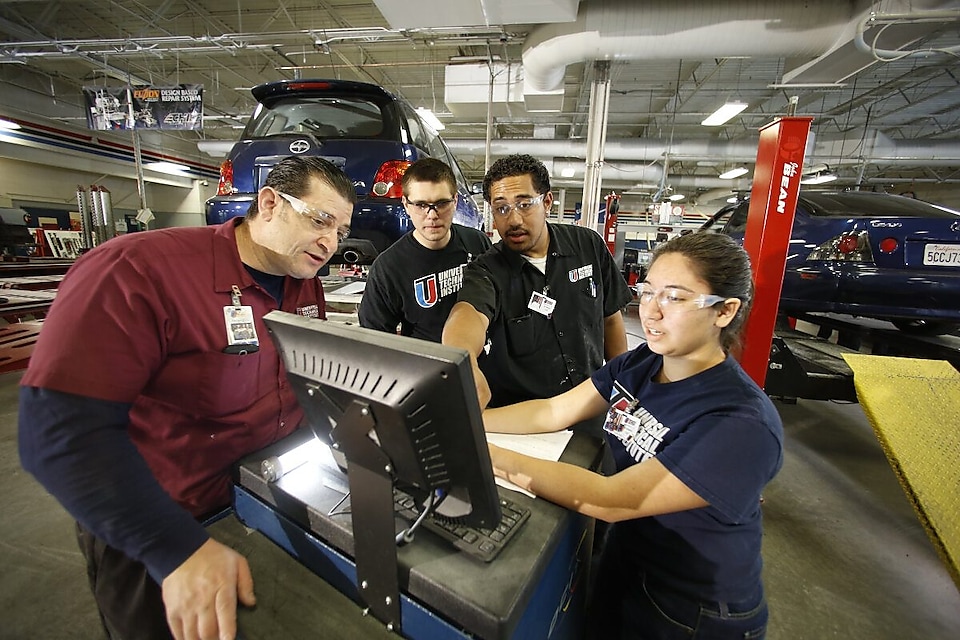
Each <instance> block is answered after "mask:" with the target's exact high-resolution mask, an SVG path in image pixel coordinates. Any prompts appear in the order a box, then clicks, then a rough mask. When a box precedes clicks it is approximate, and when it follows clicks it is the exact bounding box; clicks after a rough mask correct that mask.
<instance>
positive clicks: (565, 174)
mask: <svg viewBox="0 0 960 640" xmlns="http://www.w3.org/2000/svg"><path fill="white" fill-rule="evenodd" d="M575 173H576V171H575V170H574V168H573V167H565V168H564V169H563V170H561V171H560V177H561V178H572V177H573V176H574V174H575Z"/></svg>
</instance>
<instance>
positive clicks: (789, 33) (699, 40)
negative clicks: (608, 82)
mask: <svg viewBox="0 0 960 640" xmlns="http://www.w3.org/2000/svg"><path fill="white" fill-rule="evenodd" d="M854 4H855V3H852V2H837V1H836V0H811V1H809V2H803V3H799V2H785V1H779V2H758V1H756V0H736V1H734V2H710V3H704V2H692V1H690V0H648V1H647V2H642V3H638V2H633V1H631V0H591V1H590V2H586V3H584V4H583V5H582V6H581V7H580V12H579V15H578V16H577V20H576V22H573V23H569V24H552V25H544V26H542V27H537V28H534V29H533V30H532V31H531V32H530V35H529V36H528V37H527V40H526V43H525V44H524V51H523V66H524V70H525V74H526V78H525V82H526V87H527V89H528V90H531V91H537V92H543V91H555V90H557V89H562V88H563V76H564V71H565V69H566V66H567V65H569V64H574V63H577V62H584V61H588V60H625V59H626V60H665V59H677V58H680V59H684V58H700V59H712V58H723V57H737V56H765V57H784V56H806V57H808V58H813V57H816V56H818V55H820V54H821V53H823V52H824V51H827V50H828V49H829V48H830V47H831V46H833V45H834V44H835V42H836V40H837V38H838V37H839V36H840V34H841V33H842V32H843V30H844V28H845V27H847V26H848V25H850V24H851V23H853V22H854V21H855V18H856V17H857V14H855V12H854ZM851 37H852V36H851Z"/></svg>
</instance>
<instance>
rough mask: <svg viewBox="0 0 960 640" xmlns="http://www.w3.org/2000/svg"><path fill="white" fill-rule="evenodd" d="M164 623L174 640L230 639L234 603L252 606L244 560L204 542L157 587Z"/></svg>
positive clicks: (249, 577)
mask: <svg viewBox="0 0 960 640" xmlns="http://www.w3.org/2000/svg"><path fill="white" fill-rule="evenodd" d="M161 587H162V589H163V604H164V605H165V606H166V608H167V624H169V625H170V631H171V632H172V633H173V636H174V638H176V639H177V640H233V638H234V637H236V634H237V600H238V599H239V601H240V602H241V603H242V604H244V605H246V606H248V607H252V606H253V605H254V604H256V598H255V597H254V595H253V576H252V575H251V574H250V566H249V565H248V564H247V560H246V558H244V557H243V556H242V555H240V554H239V553H237V552H236V551H234V550H233V549H230V548H229V547H226V546H224V545H222V544H220V543H219V542H217V541H215V540H212V539H211V540H207V541H206V542H205V543H203V545H202V546H201V547H200V548H199V549H197V550H196V551H195V552H194V553H193V555H192V556H190V557H189V558H187V559H186V561H184V563H183V564H181V565H180V566H179V567H177V568H176V569H175V570H174V572H173V573H171V574H170V575H168V576H167V577H166V578H165V579H164V580H163V583H162V585H161Z"/></svg>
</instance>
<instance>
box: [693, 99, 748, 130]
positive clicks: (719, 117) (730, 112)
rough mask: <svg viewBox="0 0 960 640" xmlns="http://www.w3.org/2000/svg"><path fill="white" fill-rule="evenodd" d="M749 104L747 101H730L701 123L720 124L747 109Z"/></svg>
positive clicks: (708, 124)
mask: <svg viewBox="0 0 960 640" xmlns="http://www.w3.org/2000/svg"><path fill="white" fill-rule="evenodd" d="M748 106H749V105H748V104H747V103H746V102H728V103H726V104H725V105H723V106H722V107H720V108H719V109H717V110H716V111H714V112H713V113H712V114H710V116H708V117H707V119H706V120H704V121H703V122H701V123H700V124H702V125H703V126H705V127H716V126H719V125H721V124H723V123H724V122H726V121H727V120H729V119H730V118H732V117H733V116H735V115H737V114H738V113H740V112H741V111H743V110H744V109H746V108H747V107H748Z"/></svg>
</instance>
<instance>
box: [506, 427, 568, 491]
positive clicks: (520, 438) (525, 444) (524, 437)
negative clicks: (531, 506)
mask: <svg viewBox="0 0 960 640" xmlns="http://www.w3.org/2000/svg"><path fill="white" fill-rule="evenodd" d="M572 437H573V432H572V431H567V430H564V431H554V432H552V433H527V434H516V433H487V442H489V443H490V444H493V445H496V446H498V447H503V448H504V449H510V450H511V451H516V452H517V453H522V454H524V455H527V456H530V457H531V458H540V459H541V460H553V461H554V462H556V461H557V460H559V459H560V456H561V455H563V450H564V449H566V448H567V443H568V442H570V438H572ZM494 480H496V483H497V484H498V485H500V486H501V487H503V488H504V489H510V490H511V491H519V492H520V493H523V494H525V495H528V496H530V497H531V498H534V497H536V496H534V495H533V494H532V493H531V492H529V491H527V490H526V489H522V488H520V487H518V486H517V485H515V484H514V483H512V482H510V481H509V480H504V479H503V478H494Z"/></svg>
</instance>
